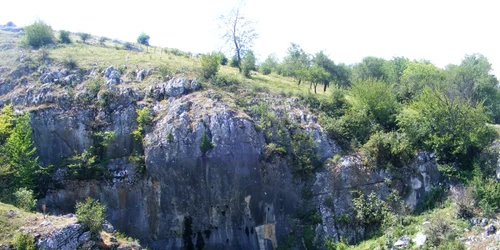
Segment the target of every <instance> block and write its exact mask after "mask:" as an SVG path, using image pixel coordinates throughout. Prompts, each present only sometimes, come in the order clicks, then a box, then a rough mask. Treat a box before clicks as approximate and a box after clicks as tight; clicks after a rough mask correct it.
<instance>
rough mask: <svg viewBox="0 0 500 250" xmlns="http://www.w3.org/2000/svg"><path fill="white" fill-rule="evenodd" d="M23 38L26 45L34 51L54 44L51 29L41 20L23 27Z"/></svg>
mask: <svg viewBox="0 0 500 250" xmlns="http://www.w3.org/2000/svg"><path fill="white" fill-rule="evenodd" d="M24 36H25V37H26V42H27V43H28V45H30V46H31V47H33V48H36V49H37V48H40V47H42V46H46V45H49V44H53V43H54V33H53V32H52V28H51V27H50V26H49V25H48V24H46V23H45V22H43V21H42V20H37V21H35V22H34V23H33V24H31V25H28V26H26V27H24Z"/></svg>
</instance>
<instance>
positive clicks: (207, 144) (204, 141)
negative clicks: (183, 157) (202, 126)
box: [200, 132, 215, 155]
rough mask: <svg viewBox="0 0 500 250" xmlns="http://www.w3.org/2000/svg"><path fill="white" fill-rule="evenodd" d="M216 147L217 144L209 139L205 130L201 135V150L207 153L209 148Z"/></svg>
mask: <svg viewBox="0 0 500 250" xmlns="http://www.w3.org/2000/svg"><path fill="white" fill-rule="evenodd" d="M214 147H215V144H214V143H213V142H212V141H211V140H210V139H208V136H207V133H206V132H203V135H202V136H201V142H200V150H201V152H202V153H203V155H205V153H206V152H208V150H210V149H212V148H214Z"/></svg>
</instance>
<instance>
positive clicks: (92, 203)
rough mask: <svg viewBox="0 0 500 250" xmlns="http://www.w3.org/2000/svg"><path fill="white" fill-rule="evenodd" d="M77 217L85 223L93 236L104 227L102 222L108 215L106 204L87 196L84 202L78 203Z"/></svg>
mask: <svg viewBox="0 0 500 250" xmlns="http://www.w3.org/2000/svg"><path fill="white" fill-rule="evenodd" d="M75 208H76V218H77V220H78V222H81V223H83V224H84V225H85V226H86V227H87V228H88V229H89V230H90V233H91V234H92V235H93V236H96V235H97V233H99V231H101V229H102V223H103V222H104V219H105V217H106V214H105V212H106V206H104V205H102V204H101V203H100V202H99V201H97V200H94V199H92V198H90V197H87V199H85V201H84V202H77V203H76V207H75Z"/></svg>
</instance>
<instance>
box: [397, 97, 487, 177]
mask: <svg viewBox="0 0 500 250" xmlns="http://www.w3.org/2000/svg"><path fill="white" fill-rule="evenodd" d="M487 122H488V117H487V116H486V115H485V112H484V108H483V106H482V105H481V103H479V104H476V105H474V104H473V103H472V102H471V101H470V100H468V99H464V98H460V97H459V96H455V95H453V94H450V93H449V92H448V93H446V94H445V93H443V91H441V90H439V89H437V88H435V89H431V88H430V87H425V88H424V90H423V92H422V93H421V94H420V95H419V96H418V97H417V98H416V100H415V101H413V102H411V103H410V104H408V105H407V106H405V108H404V109H403V110H402V112H401V113H400V114H399V115H398V117H397V123H398V125H399V127H400V129H401V131H402V132H404V133H406V134H408V136H409V138H411V140H412V142H413V145H416V146H417V147H418V148H423V149H426V150H430V151H432V152H434V153H435V154H436V156H437V157H438V160H440V161H443V162H456V163H458V164H460V166H461V167H463V168H470V167H471V166H472V164H471V162H472V160H473V159H474V158H475V157H476V156H478V154H479V152H481V150H482V149H483V148H484V147H485V146H486V145H488V144H489V143H491V142H492V141H493V139H494V138H495V133H494V132H493V131H492V129H491V128H489V127H488V126H487V124H486V123H487Z"/></svg>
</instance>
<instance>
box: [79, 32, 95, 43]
mask: <svg viewBox="0 0 500 250" xmlns="http://www.w3.org/2000/svg"><path fill="white" fill-rule="evenodd" d="M78 36H80V39H82V42H84V43H85V42H87V40H88V39H90V38H91V37H92V36H91V35H90V34H89V33H85V32H80V33H78Z"/></svg>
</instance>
